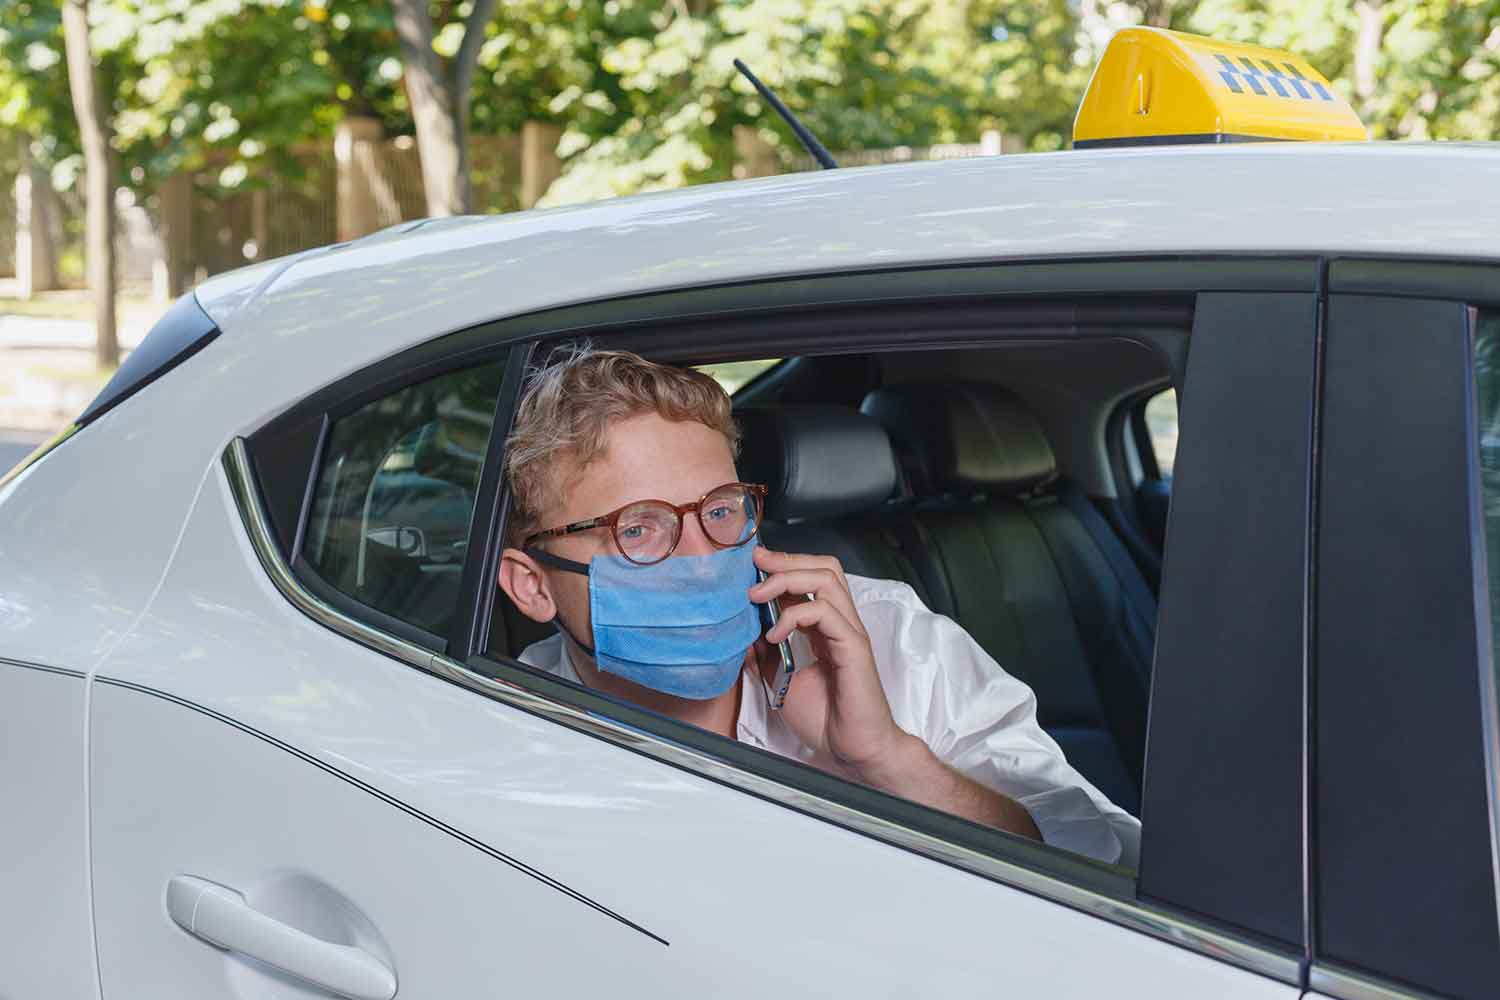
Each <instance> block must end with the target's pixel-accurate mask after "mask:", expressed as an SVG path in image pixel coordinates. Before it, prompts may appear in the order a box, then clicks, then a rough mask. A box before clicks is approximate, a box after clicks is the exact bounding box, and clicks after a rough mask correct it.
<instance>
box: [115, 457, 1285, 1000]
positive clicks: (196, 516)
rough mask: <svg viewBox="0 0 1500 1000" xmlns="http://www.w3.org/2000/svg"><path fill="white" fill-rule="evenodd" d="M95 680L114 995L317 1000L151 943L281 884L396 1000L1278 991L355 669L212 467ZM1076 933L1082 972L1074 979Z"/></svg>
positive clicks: (623, 754) (922, 862)
mask: <svg viewBox="0 0 1500 1000" xmlns="http://www.w3.org/2000/svg"><path fill="white" fill-rule="evenodd" d="M104 673H105V674H107V675H108V677H109V683H102V682H96V684H95V689H94V723H93V751H94V768H95V791H94V816H93V824H94V851H95V860H94V870H95V875H94V879H95V903H96V906H97V908H98V920H99V953H100V962H101V963H102V970H103V974H104V978H105V981H106V983H107V984H114V985H113V988H114V989H117V990H119V991H120V992H121V993H122V994H123V995H127V996H130V995H140V994H143V993H145V992H147V991H148V988H149V991H150V993H151V995H152V996H154V997H160V998H164V1000H165V998H171V997H183V998H189V997H193V998H196V997H202V996H207V995H215V991H217V990H223V989H224V988H225V986H226V984H227V985H228V986H229V987H230V988H231V993H232V995H238V996H246V997H250V996H259V995H262V994H261V993H259V992H257V991H258V990H261V989H265V990H267V991H269V990H270V985H269V984H270V983H272V982H276V983H278V989H279V990H280V991H281V992H279V993H277V994H275V995H278V996H302V995H307V996H314V995H317V994H315V993H307V994H303V993H299V992H297V991H296V990H295V989H293V988H291V987H289V986H287V985H285V983H284V982H282V981H280V980H277V979H276V978H275V977H274V976H272V975H271V974H269V973H267V972H265V971H264V970H259V969H256V968H253V967H250V966H247V964H246V963H245V961H244V960H243V959H242V958H239V957H236V956H234V955H232V954H227V953H220V952H216V951H214V950H212V949H210V948H206V947H205V946H204V945H203V944H202V942H200V941H197V940H196V939H194V938H191V937H189V936H188V935H186V934H184V933H182V931H181V930H180V929H179V928H178V927H176V926H175V925H174V924H172V923H171V922H170V921H167V920H165V919H153V920H151V921H148V922H142V921H141V920H140V919H139V915H140V906H141V900H143V899H155V898H158V897H160V896H161V895H162V893H163V892H164V889H165V887H166V885H167V883H168V881H169V880H170V879H171V878H172V877H173V876H176V875H181V874H188V875H194V876H197V877H200V878H205V879H207V880H209V881H212V882H216V883H219V884H222V885H227V886H229V887H231V888H234V889H236V890H238V891H241V892H244V893H246V895H247V896H249V897H251V898H252V901H253V899H254V897H255V896H256V895H257V894H258V893H262V892H264V891H266V890H267V887H274V885H275V884H276V883H277V881H278V880H281V879H284V878H285V877H287V875H289V874H294V873H300V874H302V875H305V876H308V877H316V879H317V880H318V881H319V882H320V883H323V884H326V885H328V886H330V887H331V888H332V889H333V890H335V891H336V892H337V893H338V894H340V895H341V896H343V897H345V898H347V899H348V900H350V901H352V902H353V903H354V904H355V905H356V906H357V907H358V909H359V911H360V912H361V913H362V914H363V915H364V916H365V917H367V918H368V919H369V921H370V923H371V924H372V925H373V926H374V927H376V928H378V929H379V931H380V933H381V935H382V936H383V937H384V940H385V942H386V944H387V945H388V947H389V951H390V953H391V954H392V956H393V958H394V964H395V968H396V971H397V975H398V978H399V980H400V982H401V984H402V985H401V993H400V995H401V996H413V997H429V996H430V997H450V996H470V995H475V994H477V993H479V992H481V991H483V990H484V989H485V988H486V986H487V984H495V983H500V982H513V983H516V984H518V985H519V984H527V989H526V990H525V991H526V992H528V993H529V992H532V991H533V990H534V989H536V988H538V987H540V988H542V989H543V990H545V991H547V992H555V993H557V994H559V995H564V996H576V995H583V994H587V993H594V992H607V993H608V994H609V995H612V996H620V997H656V996H659V995H661V994H662V993H663V992H668V993H707V994H712V995H716V996H745V997H762V996H766V995H769V994H773V993H778V992H786V993H789V994H793V995H820V996H825V995H846V994H847V995H861V996H896V995H900V996H910V995H914V994H921V995H947V996H962V995H980V994H983V993H986V992H990V991H1003V992H1008V993H1014V994H1016V995H1023V996H1028V995H1040V994H1041V992H1042V991H1043V990H1045V991H1046V993H1047V995H1051V996H1059V997H1067V996H1074V997H1094V996H1099V995H1103V994H1106V993H1107V994H1110V995H1115V996H1121V997H1142V998H1144V997H1155V996H1163V995H1202V996H1234V997H1287V996H1289V995H1292V994H1294V992H1295V991H1294V990H1293V989H1292V988H1291V987H1288V986H1285V985H1282V984H1279V983H1273V982H1272V981H1270V980H1265V979H1261V978H1260V977H1258V976H1255V975H1253V974H1251V973H1248V972H1244V971H1242V970H1239V969H1236V968H1234V967H1231V966H1228V965H1224V964H1222V963H1220V962H1217V961H1215V960H1213V959H1211V958H1208V957H1205V956H1201V955H1196V954H1192V953H1190V952H1187V951H1184V950H1182V949H1180V948H1177V947H1175V946H1173V945H1171V944H1167V943H1165V942H1161V941H1155V940H1151V939H1149V938H1145V937H1143V936H1141V935H1139V934H1136V933H1133V932H1131V931H1128V930H1125V929H1123V928H1119V927H1114V926H1110V925H1102V924H1100V923H1099V922H1097V921H1095V920H1093V919H1092V918H1090V917H1087V916H1084V915H1082V914H1079V913H1076V912H1074V911H1072V910H1069V909H1067V908H1065V907H1060V906H1057V905H1056V904H1053V903H1050V902H1047V901H1044V900H1042V899H1039V898H1037V897H1034V896H1031V895H1028V894H1026V893H1023V892H1020V891H1018V890H1015V889H1011V888H1007V887H1005V886H1001V885H998V884H995V883H992V882H988V881H985V880H983V879H978V878H974V877H973V876H970V875H967V874H965V873H962V872H959V871H957V870H955V869H952V868H948V867H946V866H944V865H942V864H940V863H938V862H935V861H931V860H928V859H925V858H921V857H918V856H916V855H913V854H909V853H907V852H905V851H902V850H900V849H898V848H894V847H891V846H888V845H885V844H881V843H878V842H876V841H872V840H869V839H866V838H863V837H859V836H856V835H853V834H850V833H848V832H846V831H843V830H840V829H838V828H836V827H833V826H830V825H828V824H826V823H823V822H821V821H819V820H815V819H812V818H809V817H806V816H802V815H799V814H797V813H794V812H791V811H789V810H786V809H784V808H782V807H780V806H776V805H772V804H769V803H766V802H762V801H760V800H758V799H755V798H752V797H750V796H747V795H744V794H742V793H739V792H736V791H734V790H731V789H728V788H725V787H723V786H721V785H718V784H716V783H714V782H712V781H709V780H707V779H705V778H701V777H698V776H695V775H691V774H688V773H685V772H680V771H676V770H674V769H671V768H667V767H664V766H663V765H661V764H658V763H656V762H653V761H651V760H649V759H647V758H645V757H642V756H639V755H637V754H634V753H631V752H629V751H627V750H623V749H620V748H618V747H612V746H609V745H607V744H604V743H601V742H599V741H598V740H596V739H593V738H591V737H589V736H586V735H583V734H580V733H576V732H573V731H571V730H566V729H560V728H558V727H556V726H554V725H552V724H550V723H548V722H546V721H543V720H540V719H538V718H535V717H533V716H530V715H527V714H525V713H523V712H521V711H519V710H517V709H515V708H511V707H508V706H503V705H499V704H495V703H493V702H489V701H486V700H484V699H482V698H479V697H476V696H475V695H473V694H472V693H469V692H466V691H464V690H461V689H459V688H456V687H454V686H452V685H449V684H446V683H443V682H442V681H440V680H438V679H436V678H434V677H431V676H428V675H425V674H423V673H420V672H418V671H415V670H412V669H411V668H410V667H407V666H404V665H403V664H400V663H398V662H396V661H394V660H391V659H389V658H387V657H384V656H381V655H378V654H376V653H373V652H369V651H366V650H363V649H360V648H358V647H351V646H350V644H349V643H348V642H347V640H345V639H343V638H341V637H340V636H338V635H335V634H334V633H332V632H329V631H326V630H322V629H319V628H317V627H316V626H312V625H310V623H309V622H308V621H307V620H306V619H305V618H304V617H303V616H302V615H301V614H300V613H299V612H297V611H296V610H295V609H293V608H292V607H291V606H289V605H288V603H287V602H286V600H285V599H284V598H283V597H282V596H281V595H280V593H279V592H277V591H276V590H275V589H274V588H273V587H272V586H271V585H270V584H269V583H267V582H266V580H265V579H264V576H263V575H262V574H261V573H260V572H259V570H258V563H257V561H256V557H255V555H254V553H253V552H252V551H251V550H250V548H249V545H248V543H247V542H246V540H245V538H244V533H243V531H242V529H241V528H240V526H239V520H238V515H237V514H236V513H235V510H234V506H233V500H232V499H231V497H230V495H229V492H228V487H227V485H226V483H225V482H224V481H223V480H222V476H221V474H220V473H218V472H217V471H215V472H214V473H213V474H212V475H211V477H210V482H209V483H208V484H207V485H206V487H205V489H204V491H203V493H202V495H201V496H200V497H199V500H198V503H197V504H196V506H195V508H194V510H193V513H192V516H191V517H190V519H189V523H188V526H187V530H186V532H185V534H184V536H183V539H182V544H181V546H180V548H179V549H178V552H177V555H176V557H175V559H174V560H173V564H172V567H171V569H170V571H169V572H168V575H167V579H166V581H165V583H164V585H163V587H162V590H161V592H160V594H159V595H158V597H157V598H156V600H155V601H154V602H153V604H152V607H151V609H150V611H149V612H148V614H147V615H146V617H145V618H144V619H143V620H142V621H141V622H140V624H139V626H138V627H137V628H136V629H135V630H134V631H133V633H132V635H131V636H130V638H129V639H128V640H127V641H126V642H125V643H123V644H122V645H121V646H120V647H119V648H118V650H117V651H116V652H115V654H114V655H113V656H112V657H111V658H110V660H109V662H108V664H107V665H106V667H105V669H104ZM122 683H129V684H135V685H139V686H141V687H145V688H151V689H155V690H158V691H165V692H170V693H171V695H172V696H173V697H175V698H178V699H182V700H184V701H187V702H191V703H192V704H194V705H197V706H200V707H201V708H202V709H206V710H209V711H212V712H216V713H220V714H222V715H223V716H225V717H229V718H232V719H234V720H235V722H236V723H238V724H240V725H243V726H245V727H249V728H250V729H253V730H255V731H257V732H259V733H263V734H265V735H266V736H269V737H272V738H275V739H279V740H282V741H285V742H287V743H291V744H293V745H295V746H296V747H297V748H298V749H299V750H301V751H303V752H305V753H307V754H310V755H312V756H313V757H315V758H317V759H318V760H319V761H321V762H324V763H325V764H327V765H329V767H331V768H333V769H336V770H337V771H339V772H342V773H344V774H347V775H349V776H350V777H353V778H357V779H358V780H360V781H362V782H365V783H367V784H368V785H370V786H372V787H373V788H374V789H376V790H378V791H379V792H382V793H384V794H386V795H389V796H390V797H392V798H394V799H398V800H399V801H400V802H402V803H404V804H406V805H408V806H410V807H411V808H413V809H415V810H417V811H419V812H421V813H422V814H424V815H426V816H429V817H433V818H435V819H436V820H439V821H441V822H443V823H446V824H448V825H450V826H451V827H454V828H456V829H457V830H459V831H461V832H462V833H463V834H465V835H467V836H468V837H471V838H473V839H474V840H477V841H480V842H482V843H483V844H485V845H488V846H489V847H491V848H493V849H494V850H497V851H500V852H502V853H504V854H506V855H508V856H509V857H511V858H515V859H518V860H522V861H524V863H525V864H527V865H529V866H531V867H532V868H534V869H536V870H537V871H538V872H540V873H541V874H542V875H545V876H546V877H548V878H550V879H555V880H556V881H557V882H560V883H561V884H563V885H565V886H567V887H568V888H569V889H571V890H574V891H576V892H578V893H581V894H583V895H584V896H587V897H588V898H589V899H591V900H594V901H596V902H597V903H598V904H600V905H602V906H603V907H606V908H608V909H610V910H613V911H615V912H617V913H619V914H620V915H621V916H622V917H624V918H625V919H627V920H629V921H632V922H634V923H636V924H638V925H640V926H641V927H642V928H645V929H646V930H648V931H650V932H651V933H652V934H655V935H658V936H659V937H661V938H663V939H665V940H666V941H667V942H670V945H669V946H668V945H664V944H662V943H660V942H658V941H654V940H652V939H651V938H649V937H647V936H646V935H644V934H642V933H640V932H639V931H636V930H633V929H631V928H629V927H627V926H625V925H624V924H623V923H621V922H620V921H618V920H614V919H611V918H610V917H608V916H606V915H604V914H602V913H600V912H599V911H598V910H596V909H593V908H590V907H588V906H586V905H584V904H582V903H580V902H579V901H577V900H575V899H573V898H570V897H569V896H568V895H566V894H564V893H563V892H561V891H559V890H558V889H556V888H553V887H551V886H548V885H545V884H543V883H542V882H541V881H539V880H538V879H537V878H535V877H532V876H530V875H527V874H524V873H521V872H519V871H517V870H516V869H514V868H512V867H509V866H507V865H505V864H502V863H499V862H497V861H496V860H494V859H493V858H491V857H489V856H487V855H486V854H484V853H482V852H481V851H479V850H477V849H476V848H475V847H474V846H472V845H471V844H469V843H467V842H465V841H464V840H461V839H459V838H457V837H455V836H452V835H450V834H448V833H442V832H439V831H437V830H435V829H433V828H432V827H431V826H429V825H427V824H424V823H422V822H419V821H417V820H416V819H414V818H413V817H412V816H411V815H410V814H409V813H406V812H403V811H401V810H399V809H395V808H392V807H391V806H390V805H388V804H386V803H384V802H381V801H380V800H379V799H377V798H375V797H374V796H372V795H370V794H369V793H368V792H365V791H362V790H358V789H356V788H354V787H352V786H351V785H349V784H348V783H347V782H344V781H340V780H338V779H337V778H336V777H334V776H332V775H330V774H329V773H328V771H326V770H322V769H319V768H315V767H312V766H309V765H308V764H307V763H306V762H304V761H303V760H301V759H299V758H298V757H296V756H293V755H292V754H290V753H288V752H286V751H285V750H283V749H280V748H277V747H273V746H271V745H269V744H268V743H267V742H265V741H264V740H262V739H257V738H255V737H254V736H252V735H249V734H247V733H246V732H245V731H243V730H242V729H240V728H236V727H235V726H233V725H230V724H227V723H226V722H223V721H219V720H217V719H215V718H212V717H210V716H207V715H205V714H203V713H202V712H199V711H193V710H190V709H186V708H183V707H181V706H180V705H177V704H174V703H172V702H170V701H167V700H165V699H163V698H162V697H159V696H156V695H152V694H147V693H143V692H141V691H140V690H136V689H131V688H127V687H124V686H122ZM185 748H191V751H190V752H185ZM142 775H149V776H150V780H149V781H148V782H142V781H140V780H139V776H142ZM246 831H254V832H255V835H254V836H253V837H251V836H246ZM270 859H274V861H272V860H270ZM328 919H331V917H329V918H328ZM1081 936H1086V939H1087V941H1088V946H1087V947H1088V949H1089V955H1090V960H1089V961H1087V962H1078V961H1074V960H1073V958H1074V954H1075V951H1076V948H1077V942H1079V941H1080V940H1083V937H1081ZM778 942H779V943H778ZM163 969H171V970H173V977H174V978H172V979H170V980H164V979H163V977H162V976H161V972H160V970H163ZM267 995H269V992H268V994H267Z"/></svg>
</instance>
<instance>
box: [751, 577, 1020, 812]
mask: <svg viewBox="0 0 1500 1000" xmlns="http://www.w3.org/2000/svg"><path fill="white" fill-rule="evenodd" d="M755 565H756V566H758V567H759V568H760V569H762V570H764V571H765V573H766V579H764V580H762V581H761V582H759V583H757V584H756V585H755V586H753V587H751V588H750V600H752V601H754V602H755V603H756V604H765V603H766V602H768V601H770V600H772V599H775V598H781V615H780V618H779V619H778V620H777V622H776V626H775V627H774V628H772V629H771V630H770V631H769V632H767V633H766V634H765V636H764V643H765V644H770V645H772V646H774V645H776V644H777V643H780V642H784V641H785V640H786V639H787V637H788V636H790V635H791V634H792V633H793V632H794V631H799V632H802V633H803V634H804V635H805V636H806V637H807V640H808V644H809V645H810V646H811V647H812V651H813V656H814V660H813V662H812V663H799V664H797V672H796V673H794V674H793V675H792V686H791V689H790V690H789V691H788V692H787V696H786V704H785V705H784V706H783V707H782V709H781V716H782V719H783V721H785V722H786V724H787V725H788V726H790V727H791V729H792V732H793V733H795V734H796V735H797V738H798V739H799V740H801V741H802V743H803V745H805V746H808V747H811V748H813V749H814V750H826V751H828V753H829V754H830V755H832V757H833V758H834V759H835V760H836V761H838V762H839V764H840V765H841V766H842V767H843V768H845V769H846V770H847V771H848V772H849V773H850V776H851V777H853V778H854V779H856V780H858V781H862V782H864V783H865V784H868V785H872V786H874V787H875V788H879V789H881V790H882V791H886V792H890V793H892V794H894V795H900V796H903V797H905V798H909V799H912V800H914V801H916V802H920V803H921V804H923V805H927V806H931V807H933V808H935V809H943V810H946V811H947V812H951V813H955V814H957V815H959V816H963V817H965V818H966V819H971V820H974V821H975V822H979V823H985V824H987V825H990V826H996V827H999V828H1001V829H1004V830H1009V831H1011V832H1012V833H1018V834H1021V835H1022V836H1027V837H1031V838H1033V839H1038V840H1039V839H1041V837H1040V834H1039V833H1038V832H1037V828H1036V825H1035V824H1034V823H1033V822H1032V820H1031V816H1030V814H1028V813H1027V812H1026V810H1025V809H1024V808H1022V807H1021V806H1020V805H1019V804H1017V803H1016V802H1014V801H1012V800H1011V799H1009V798H1006V797H1005V796H1004V795H1001V794H1000V793H998V792H995V791H993V790H991V789H989V788H985V787H984V786H982V785H980V784H978V783H977V782H975V781H972V780H971V779H969V778H967V777H965V776H964V775H962V774H959V773H958V772H957V771H954V770H953V769H952V768H950V767H948V766H947V765H946V764H944V763H943V762H942V761H940V760H938V758H937V756H936V755H935V754H934V753H933V752H932V750H931V749H929V748H928V746H927V744H925V743H923V742H922V741H921V740H920V739H918V738H917V737H915V736H913V735H911V734H910V733H908V732H906V731H905V730H903V729H902V728H901V727H900V726H898V725H896V721H895V719H894V718H892V717H891V706H890V702H888V701H887V700H886V697H885V689H884V688H882V687H881V686H880V675H879V674H878V673H877V672H876V670H875V652H874V650H873V649H872V648H871V646H870V637H869V635H868V634H867V633H866V632H865V627H864V623H863V622H862V621H860V618H859V611H858V610H857V609H856V608H855V606H854V596H853V594H851V593H850V591H849V581H848V580H847V579H846V578H845V577H844V570H843V567H841V566H840V565H839V561H838V560H837V559H835V558H833V557H832V556H811V555H792V554H790V553H786V552H773V551H771V550H770V549H767V548H757V549H756V550H755ZM768 652H769V651H768V650H767V649H766V648H765V646H764V644H762V643H757V649H756V663H757V665H758V667H759V669H760V671H761V674H762V676H763V677H764V679H765V681H766V683H768V684H769V683H771V681H772V679H773V677H774V674H775V672H776V665H777V661H776V658H775V657H774V656H771V655H766V654H768Z"/></svg>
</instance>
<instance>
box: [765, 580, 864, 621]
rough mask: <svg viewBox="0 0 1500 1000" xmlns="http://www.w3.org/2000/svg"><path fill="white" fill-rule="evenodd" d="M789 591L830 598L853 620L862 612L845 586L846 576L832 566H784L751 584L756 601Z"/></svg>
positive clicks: (819, 597) (780, 595)
mask: <svg viewBox="0 0 1500 1000" xmlns="http://www.w3.org/2000/svg"><path fill="white" fill-rule="evenodd" d="M786 594H797V595H801V594H811V595H812V597H813V599H814V600H823V601H827V602H828V603H829V604H831V605H833V606H834V608H836V609H837V610H838V612H839V613H840V614H842V615H843V616H844V617H845V618H846V619H848V620H849V621H850V622H851V623H857V622H859V613H858V612H857V611H855V609H854V598H853V597H851V596H850V595H849V591H848V590H846V589H845V585H844V582H843V580H841V579H840V578H839V576H838V575H837V574H835V573H834V572H833V571H832V570H828V569H791V570H783V571H781V572H778V573H773V574H772V575H770V576H768V577H766V578H765V579H764V580H762V581H761V582H760V583H757V584H756V585H755V586H753V587H751V588H750V600H752V601H754V602H755V603H756V604H765V603H767V602H769V601H772V600H775V599H776V598H778V597H782V596H783V595H786ZM787 606H790V605H789V604H788V605H787Z"/></svg>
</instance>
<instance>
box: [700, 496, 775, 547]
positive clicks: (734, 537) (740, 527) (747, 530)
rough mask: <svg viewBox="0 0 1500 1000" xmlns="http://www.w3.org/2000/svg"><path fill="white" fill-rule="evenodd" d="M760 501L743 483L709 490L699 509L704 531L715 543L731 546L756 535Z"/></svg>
mask: <svg viewBox="0 0 1500 1000" xmlns="http://www.w3.org/2000/svg"><path fill="white" fill-rule="evenodd" d="M759 517H760V504H759V503H758V502H757V499H756V496H755V494H754V493H753V492H751V491H750V490H748V489H746V488H745V487H743V486H726V487H724V488H723V489H720V490H715V491H714V492H713V493H711V494H709V496H708V499H706V500H704V501H703V504H702V506H701V507H700V508H699V509H698V520H699V522H700V523H701V524H702V525H703V533H704V534H706V535H707V536H708V537H709V538H710V539H712V540H713V542H714V544H715V545H722V546H724V547H725V548H731V547H733V546H735V545H743V544H745V543H746V542H748V541H749V540H750V539H751V538H753V537H755V530H756V528H757V526H758V525H757V521H758V520H759Z"/></svg>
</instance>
